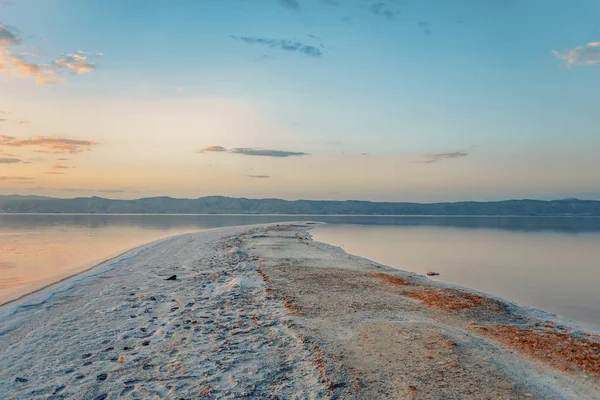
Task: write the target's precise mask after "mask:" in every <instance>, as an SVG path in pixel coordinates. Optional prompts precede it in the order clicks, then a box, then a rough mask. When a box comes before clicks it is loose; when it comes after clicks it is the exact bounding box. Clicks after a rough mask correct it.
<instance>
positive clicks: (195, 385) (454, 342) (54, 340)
mask: <svg viewBox="0 0 600 400" xmlns="http://www.w3.org/2000/svg"><path fill="white" fill-rule="evenodd" d="M315 225H316V224H315V223H306V222H302V223H301V222H288V223H272V224H260V225H250V226H239V227H225V228H216V229H210V230H204V231H200V232H197V233H188V234H182V235H176V236H174V237H170V238H163V239H161V240H159V241H155V242H151V243H148V244H146V245H142V246H139V247H137V248H135V249H130V250H128V251H127V252H125V253H123V254H121V255H120V256H118V257H114V258H112V259H111V260H112V261H108V262H107V261H105V262H104V263H100V264H97V265H96V266H94V267H92V268H90V269H88V270H86V271H85V272H87V274H84V273H83V272H82V273H79V274H78V275H77V276H71V277H69V278H67V279H65V280H63V281H61V282H60V283H58V284H57V283H55V284H53V285H51V286H49V287H48V288H51V287H52V286H54V288H53V289H54V291H51V290H49V291H48V292H52V293H51V294H50V295H49V296H48V297H46V298H45V299H44V300H43V301H41V302H37V303H36V302H35V301H34V300H36V299H39V298H40V297H42V296H39V294H40V293H39V291H38V292H37V294H34V295H26V296H25V297H24V298H23V301H22V302H23V303H24V304H20V305H17V304H15V303H13V304H9V305H6V304H5V305H4V306H2V309H9V308H13V309H14V312H13V313H10V314H9V313H7V314H4V316H0V349H3V350H0V365H3V366H4V367H3V374H2V377H0V392H2V393H5V394H6V396H7V399H20V398H24V397H27V398H45V397H47V396H48V395H52V394H53V393H55V394H58V393H60V394H61V395H62V396H66V397H70V396H73V397H77V398H90V399H92V398H96V397H98V396H109V397H111V398H112V397H117V396H121V397H127V396H134V397H137V398H140V397H141V398H148V397H152V396H156V395H159V396H161V397H164V396H172V397H177V398H179V397H198V396H200V397H213V398H214V397H220V398H237V397H240V396H246V397H250V398H265V397H268V396H278V397H285V398H289V397H299V398H310V397H317V398H339V397H342V398H361V399H362V398H366V399H371V398H372V399H377V398H382V397H384V398H427V399H428V398H431V399H435V398H441V397H448V398H456V396H458V398H461V397H465V396H467V397H473V398H498V397H502V398H507V397H511V398H515V397H516V398H522V397H528V398H571V399H586V398H595V397H596V396H597V395H598V394H599V393H600V336H598V335H597V334H595V333H592V332H591V331H590V330H588V329H586V330H580V329H579V328H576V327H574V326H572V325H570V324H564V323H563V321H554V320H552V319H551V318H549V314H548V313H545V312H543V311H541V312H540V313H538V312H537V310H535V311H536V312H532V310H531V309H529V308H525V307H523V306H521V305H519V304H516V303H512V302H509V301H506V300H504V299H498V298H495V297H494V296H491V295H487V294H485V293H480V292H477V291H473V290H470V289H466V288H462V287H458V286H455V285H450V284H440V283H439V282H436V281H432V280H430V279H428V278H426V277H424V276H422V275H419V274H416V273H411V272H407V271H402V270H398V269H395V268H392V267H389V266H383V265H381V264H378V263H376V262H374V261H372V260H368V259H365V258H362V257H359V256H354V255H352V254H349V253H346V252H345V251H344V250H343V249H341V248H339V247H335V246H332V245H329V244H327V243H321V242H315V241H313V240H312V238H311V235H310V229H311V228H312V227H314V226H315ZM136 249H137V250H136ZM103 266H104V267H103ZM96 268H97V269H96ZM172 274H176V275H177V279H176V280H175V281H169V280H166V278H167V277H169V276H171V275H172ZM65 287H66V288H65ZM61 289H64V290H61ZM25 303H27V304H25ZM19 306H23V307H19ZM519 338H526V339H527V340H526V341H521V339H519ZM567 339H568V340H567ZM530 340H532V341H533V342H529V341H530ZM74 343H77V345H75V346H74V345H73V344H74ZM532 343H533V344H534V345H531V344H532ZM564 346H567V347H566V348H564V351H563V347H564ZM33 349H35V350H33ZM590 351H592V353H589V352H590ZM594 352H597V353H594ZM589 354H592V356H591V357H592V358H589V357H588V356H589ZM594 357H598V359H595V358H594ZM17 378H18V379H20V380H18V379H17ZM390 378H393V379H390ZM15 380H16V382H15ZM199 394H200V395H199ZM102 398H103V397H102Z"/></svg>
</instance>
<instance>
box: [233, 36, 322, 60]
mask: <svg viewBox="0 0 600 400" xmlns="http://www.w3.org/2000/svg"><path fill="white" fill-rule="evenodd" d="M231 38H232V39H235V40H239V41H241V42H244V43H246V44H261V45H264V46H268V47H270V48H272V49H278V50H282V51H293V52H297V53H302V54H304V55H306V56H309V57H321V56H322V55H323V53H322V52H321V50H320V49H318V48H316V47H314V46H311V45H308V44H303V43H300V42H293V41H291V40H285V39H263V38H257V37H246V36H231Z"/></svg>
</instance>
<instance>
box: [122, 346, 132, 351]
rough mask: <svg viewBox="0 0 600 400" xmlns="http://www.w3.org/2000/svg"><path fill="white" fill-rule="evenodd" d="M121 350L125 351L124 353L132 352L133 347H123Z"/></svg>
mask: <svg viewBox="0 0 600 400" xmlns="http://www.w3.org/2000/svg"><path fill="white" fill-rule="evenodd" d="M123 350H125V351H129V350H133V346H125V347H123Z"/></svg>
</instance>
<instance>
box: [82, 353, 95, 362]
mask: <svg viewBox="0 0 600 400" xmlns="http://www.w3.org/2000/svg"><path fill="white" fill-rule="evenodd" d="M92 355H93V354H92V353H85V354H84V355H82V356H81V358H83V359H84V360H85V359H86V358H90V357H91V356H92Z"/></svg>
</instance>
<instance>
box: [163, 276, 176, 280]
mask: <svg viewBox="0 0 600 400" xmlns="http://www.w3.org/2000/svg"><path fill="white" fill-rule="evenodd" d="M176 280H177V275H171V276H170V277H168V278H167V279H165V281H176Z"/></svg>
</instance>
